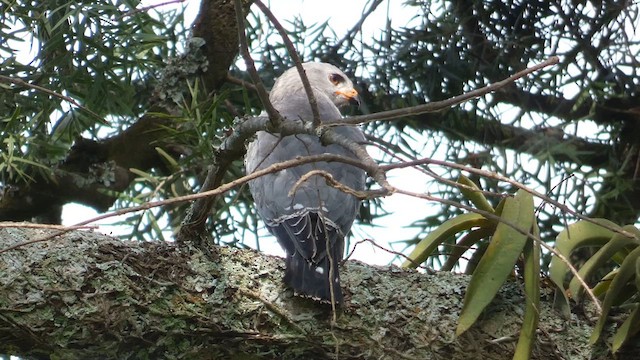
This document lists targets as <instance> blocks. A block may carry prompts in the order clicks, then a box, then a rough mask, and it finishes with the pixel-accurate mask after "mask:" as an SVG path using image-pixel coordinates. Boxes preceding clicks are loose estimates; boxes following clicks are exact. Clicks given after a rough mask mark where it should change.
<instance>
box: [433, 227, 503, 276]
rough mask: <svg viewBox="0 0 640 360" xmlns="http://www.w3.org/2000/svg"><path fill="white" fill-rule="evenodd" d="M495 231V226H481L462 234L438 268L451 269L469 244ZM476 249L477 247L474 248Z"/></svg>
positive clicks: (442, 269) (467, 248) (473, 243)
mask: <svg viewBox="0 0 640 360" xmlns="http://www.w3.org/2000/svg"><path fill="white" fill-rule="evenodd" d="M494 231H495V227H493V226H487V227H481V228H478V229H476V230H473V231H471V232H469V233H468V234H467V235H465V236H463V237H462V239H460V241H458V243H457V244H456V245H455V246H454V247H453V248H452V249H451V252H450V253H449V255H448V256H447V261H446V262H445V263H444V264H443V265H442V267H441V268H440V270H441V271H451V270H453V267H454V266H455V265H456V263H457V262H458V260H460V258H461V257H462V255H464V253H465V252H466V251H467V250H469V248H471V246H473V245H475V244H476V243H478V242H480V241H481V240H482V239H484V238H488V237H489V236H491V234H493V232H494ZM476 250H477V249H476Z"/></svg>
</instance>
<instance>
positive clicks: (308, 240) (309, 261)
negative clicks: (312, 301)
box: [270, 212, 344, 303]
mask: <svg viewBox="0 0 640 360" xmlns="http://www.w3.org/2000/svg"><path fill="white" fill-rule="evenodd" d="M270 230H271V231H272V232H273V234H274V235H275V236H276V238H277V239H278V242H280V244H281V245H282V246H283V247H284V248H285V250H286V251H287V260H286V266H287V268H286V271H285V276H284V283H285V284H286V285H287V286H289V287H291V288H292V289H293V290H294V291H295V292H296V293H298V294H300V295H304V296H309V297H312V298H316V299H320V300H324V301H329V302H330V301H331V299H333V300H335V302H336V303H341V302H342V301H343V295H342V289H341V288H340V274H339V272H338V265H339V263H340V261H342V255H343V254H342V253H343V250H344V236H343V235H342V233H341V231H340V230H338V229H337V228H336V227H335V226H334V225H333V224H332V223H330V222H328V221H327V220H326V219H324V218H323V216H321V215H318V214H317V213H313V212H309V213H306V214H301V215H300V216H293V217H291V218H289V219H286V220H285V221H283V222H280V223H278V224H277V225H275V226H271V227H270ZM327 246H328V249H327Z"/></svg>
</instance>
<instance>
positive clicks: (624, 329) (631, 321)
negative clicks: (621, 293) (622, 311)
mask: <svg viewBox="0 0 640 360" xmlns="http://www.w3.org/2000/svg"><path fill="white" fill-rule="evenodd" d="M638 263H640V262H638ZM638 331H640V304H634V309H633V311H631V314H629V317H628V318H627V319H626V320H625V321H624V323H623V324H622V325H621V326H620V328H619V329H618V331H616V333H615V335H613V339H612V341H611V342H612V344H611V350H613V352H614V353H615V352H617V351H618V350H620V348H621V347H622V345H624V344H625V343H626V342H627V340H629V339H630V338H631V337H633V336H634V335H635V334H637V333H638Z"/></svg>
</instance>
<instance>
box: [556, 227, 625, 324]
mask: <svg viewBox="0 0 640 360" xmlns="http://www.w3.org/2000/svg"><path fill="white" fill-rule="evenodd" d="M593 220H594V221H595V222H598V223H601V224H603V225H608V226H609V227H613V228H616V227H618V225H616V224H615V223H613V222H611V221H609V220H607V219H593ZM613 234H614V232H613V231H611V230H609V229H607V228H605V227H604V226H601V225H598V224H594V223H592V222H587V221H578V222H576V223H574V224H571V225H569V226H568V227H567V228H566V229H564V230H563V231H562V232H561V233H560V234H558V237H557V238H556V250H557V251H558V252H559V253H561V254H562V255H564V256H565V257H567V258H568V257H569V255H571V252H572V251H573V250H575V249H577V248H580V247H583V246H602V245H603V244H606V243H607V241H609V239H611V237H612V236H613ZM568 271H569V268H568V267H567V265H566V264H565V263H563V262H562V261H561V260H560V259H559V258H557V257H555V256H554V257H553V258H552V259H551V264H550V265H549V278H550V279H551V281H553V282H554V283H555V284H556V286H557V290H556V298H555V300H554V306H555V308H556V309H560V310H562V313H563V315H564V316H565V317H569V299H568V298H567V294H566V293H565V291H564V290H565V288H564V279H565V276H566V275H567V272H568Z"/></svg>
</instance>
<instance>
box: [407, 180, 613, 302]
mask: <svg viewBox="0 0 640 360" xmlns="http://www.w3.org/2000/svg"><path fill="white" fill-rule="evenodd" d="M394 192H396V193H398V194H404V195H408V196H413V197H416V198H419V199H425V200H429V201H435V202H439V203H441V204H445V205H449V206H455V207H457V208H459V209H464V210H467V211H470V212H474V213H476V214H480V215H482V216H484V217H485V218H487V219H490V220H494V221H498V222H501V223H503V224H505V225H507V226H509V227H510V228H512V229H514V230H516V231H517V232H519V233H521V234H523V235H526V236H528V237H529V238H530V239H533V241H535V242H536V243H538V244H539V245H540V246H542V247H544V248H545V249H547V250H549V251H550V252H551V253H553V254H554V255H555V256H557V257H558V258H559V259H560V261H562V262H563V263H564V264H565V265H566V266H567V267H568V268H569V270H570V271H571V273H572V274H573V275H574V276H575V277H576V278H577V279H578V281H579V282H580V285H582V286H583V287H584V289H585V291H586V292H587V294H589V297H590V298H591V300H592V301H593V303H594V305H595V307H596V311H597V312H598V314H602V306H601V305H600V301H599V300H598V298H597V297H596V295H595V294H594V293H593V291H592V290H591V288H590V287H589V286H588V285H587V283H586V282H585V281H584V279H583V278H582V277H581V276H580V274H579V273H578V270H577V269H576V268H575V267H574V266H573V265H572V264H571V262H570V261H569V260H568V259H567V258H566V257H565V256H564V255H562V254H561V253H559V252H558V251H557V250H556V249H554V248H553V247H552V246H550V245H548V244H547V243H545V242H544V241H542V239H540V238H539V237H537V236H535V235H534V234H532V233H530V232H529V231H528V230H523V229H522V228H520V227H519V226H518V225H516V224H514V223H512V222H510V221H505V220H504V219H503V218H501V217H500V216H498V215H496V214H494V213H491V212H488V211H484V210H480V209H476V208H473V207H471V206H467V205H464V204H462V203H459V202H455V201H451V200H446V199H442V198H437V197H435V196H431V195H428V194H420V193H416V192H412V191H407V190H401V189H398V188H396V189H395V191H394Z"/></svg>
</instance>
